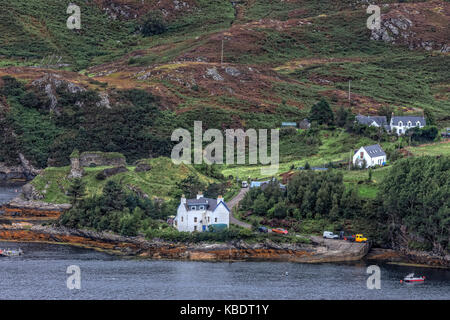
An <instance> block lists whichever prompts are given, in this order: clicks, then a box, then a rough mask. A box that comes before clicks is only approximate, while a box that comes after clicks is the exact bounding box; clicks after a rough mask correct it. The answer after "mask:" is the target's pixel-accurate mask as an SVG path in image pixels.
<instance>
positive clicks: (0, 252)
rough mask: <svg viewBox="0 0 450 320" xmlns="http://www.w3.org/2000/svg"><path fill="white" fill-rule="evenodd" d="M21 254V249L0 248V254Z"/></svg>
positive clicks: (9, 255) (10, 255)
mask: <svg viewBox="0 0 450 320" xmlns="http://www.w3.org/2000/svg"><path fill="white" fill-rule="evenodd" d="M22 254H23V251H22V249H19V250H11V249H0V256H4V257H17V256H20V255H22Z"/></svg>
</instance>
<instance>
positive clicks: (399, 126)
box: [389, 115, 426, 135]
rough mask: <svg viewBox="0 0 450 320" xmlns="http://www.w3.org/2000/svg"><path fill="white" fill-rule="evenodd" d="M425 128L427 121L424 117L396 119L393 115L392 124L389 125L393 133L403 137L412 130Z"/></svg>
mask: <svg viewBox="0 0 450 320" xmlns="http://www.w3.org/2000/svg"><path fill="white" fill-rule="evenodd" d="M425 126H426V121H425V118H424V117H410V116H404V117H403V116H402V117H396V116H394V115H392V118H391V123H390V124H389V127H390V130H391V132H392V133H396V134H397V135H403V134H405V132H406V131H407V130H408V129H411V128H415V127H418V128H423V127H425Z"/></svg>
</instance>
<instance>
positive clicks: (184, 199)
mask: <svg viewBox="0 0 450 320" xmlns="http://www.w3.org/2000/svg"><path fill="white" fill-rule="evenodd" d="M181 203H184V204H185V203H186V197H185V195H184V194H183V195H182V196H181Z"/></svg>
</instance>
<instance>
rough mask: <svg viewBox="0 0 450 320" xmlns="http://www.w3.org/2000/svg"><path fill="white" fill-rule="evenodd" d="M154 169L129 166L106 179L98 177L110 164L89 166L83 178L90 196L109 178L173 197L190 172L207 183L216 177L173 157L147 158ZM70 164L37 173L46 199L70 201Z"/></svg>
mask: <svg viewBox="0 0 450 320" xmlns="http://www.w3.org/2000/svg"><path fill="white" fill-rule="evenodd" d="M147 162H148V164H149V165H150V166H152V169H151V170H150V171H147V172H135V171H134V169H135V167H133V166H127V169H128V170H129V171H128V172H123V173H119V174H117V175H114V176H112V177H110V178H107V179H105V180H98V179H96V175H97V173H99V172H101V171H102V170H104V169H106V168H108V167H95V168H85V175H84V176H83V182H84V183H85V184H86V193H87V195H88V196H93V195H99V194H101V192H102V189H103V186H104V185H105V184H106V182H107V181H109V180H112V181H116V182H118V183H120V184H121V185H122V186H132V187H133V188H138V189H139V190H141V191H142V192H144V193H146V194H147V195H149V196H150V197H158V198H163V199H169V198H170V196H171V192H172V191H173V190H174V188H175V185H176V183H177V182H179V181H181V180H183V179H184V178H186V177H187V176H189V175H196V176H198V177H199V179H200V181H201V182H203V183H212V182H215V180H214V179H211V178H209V177H206V176H204V175H202V174H201V173H199V172H198V171H196V170H195V169H194V168H193V167H192V166H190V165H184V164H181V165H179V166H177V165H175V164H173V163H172V161H171V160H170V159H169V158H163V157H161V158H156V159H151V160H148V161H147ZM69 172H70V167H58V168H54V167H50V168H47V169H45V170H44V172H43V173H42V174H40V175H39V176H37V177H36V178H35V179H34V180H33V181H32V184H33V186H35V188H36V189H37V190H38V191H40V192H41V193H42V194H44V196H45V197H44V199H43V200H44V201H47V202H53V203H66V202H68V200H69V199H68V197H67V196H66V195H65V192H66V191H67V189H68V187H69V185H70V180H69V179H68V178H67V176H68V174H69Z"/></svg>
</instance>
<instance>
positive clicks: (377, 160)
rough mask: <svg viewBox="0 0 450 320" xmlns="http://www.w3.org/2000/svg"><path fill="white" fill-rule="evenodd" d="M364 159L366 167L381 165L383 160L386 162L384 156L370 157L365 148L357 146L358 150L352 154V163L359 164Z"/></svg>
mask: <svg viewBox="0 0 450 320" xmlns="http://www.w3.org/2000/svg"><path fill="white" fill-rule="evenodd" d="M361 152H362V153H363V157H362V158H361ZM364 160H366V168H369V167H373V166H376V165H380V166H381V165H382V164H383V163H384V162H386V156H379V157H373V158H372V157H371V156H370V155H369V154H368V153H367V151H366V149H364V148H363V147H361V148H359V150H358V152H356V153H355V154H354V155H353V165H355V166H361V165H362V162H363V161H364Z"/></svg>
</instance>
